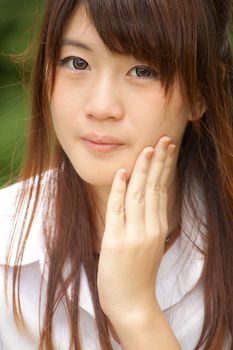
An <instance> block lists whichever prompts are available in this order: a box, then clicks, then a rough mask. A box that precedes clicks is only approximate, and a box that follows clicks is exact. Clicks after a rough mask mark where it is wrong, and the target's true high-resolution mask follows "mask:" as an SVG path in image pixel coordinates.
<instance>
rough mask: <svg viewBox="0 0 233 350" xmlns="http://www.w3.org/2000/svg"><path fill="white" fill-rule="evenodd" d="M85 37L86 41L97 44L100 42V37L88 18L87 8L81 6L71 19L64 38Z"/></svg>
mask: <svg viewBox="0 0 233 350" xmlns="http://www.w3.org/2000/svg"><path fill="white" fill-rule="evenodd" d="M67 36H68V37H72V38H78V37H84V38H85V39H86V41H88V42H90V43H92V44H95V43H96V42H98V41H100V40H101V39H100V37H99V35H98V33H97V31H96V29H95V27H94V25H93V23H91V20H90V18H89V17H88V14H87V11H86V9H85V6H84V5H83V4H82V5H80V6H79V7H78V8H77V9H76V10H75V11H74V13H73V15H72V16H71V18H70V19H69V21H68V23H67V25H66V28H65V30H64V32H63V37H67Z"/></svg>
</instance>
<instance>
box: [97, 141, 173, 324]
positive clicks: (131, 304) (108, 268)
mask: <svg viewBox="0 0 233 350" xmlns="http://www.w3.org/2000/svg"><path fill="white" fill-rule="evenodd" d="M170 143H171V140H170V139H169V138H168V137H166V136H165V137H162V138H161V139H160V140H159V142H158V143H157V145H156V146H155V149H154V148H153V147H146V148H144V149H143V150H142V152H141V153H140V155H139V157H138V158H137V160H136V163H135V166H134V169H133V172H132V175H131V178H130V181H129V184H128V186H127V191H126V180H125V179H121V176H122V175H124V176H123V177H125V178H126V173H125V170H123V171H122V169H120V171H119V170H118V171H117V173H116V174H115V176H114V179H113V183H112V188H111V192H110V195H109V198H108V204H107V211H106V221H105V230H104V235H103V239H102V245H101V252H100V258H99V266H98V275H97V287H98V292H99V299H100V304H101V307H102V309H103V311H104V312H105V314H106V315H107V316H108V317H109V319H111V320H113V319H114V320H116V319H118V318H119V319H120V318H122V317H124V316H125V315H127V314H130V315H135V317H137V316H140V315H141V314H142V313H143V312H145V311H148V312H149V311H151V309H152V308H153V305H155V304H156V303H155V301H156V298H155V281H156V276H157V271H158V268H159V264H160V261H161V258H162V256H163V252H164V245H165V239H166V236H167V234H168V232H167V231H168V223H167V182H168V178H169V174H170V172H171V168H172V163H173V161H174V153H175V152H174V151H175V148H176V146H175V145H173V144H170ZM152 157H153V158H152ZM151 158H152V159H151Z"/></svg>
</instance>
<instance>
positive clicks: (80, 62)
mask: <svg viewBox="0 0 233 350" xmlns="http://www.w3.org/2000/svg"><path fill="white" fill-rule="evenodd" d="M73 66H74V68H77V69H85V68H86V62H84V61H83V60H82V59H80V58H75V59H74V60H73Z"/></svg>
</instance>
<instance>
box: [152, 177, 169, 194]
mask: <svg viewBox="0 0 233 350" xmlns="http://www.w3.org/2000/svg"><path fill="white" fill-rule="evenodd" d="M147 186H148V188H149V190H150V191H151V192H152V193H153V194H154V195H155V196H158V195H159V194H165V193H166V192H167V189H166V186H165V185H163V184H158V183H156V182H154V181H152V180H150V181H148V185H147Z"/></svg>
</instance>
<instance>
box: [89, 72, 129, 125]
mask: <svg viewBox="0 0 233 350" xmlns="http://www.w3.org/2000/svg"><path fill="white" fill-rule="evenodd" d="M90 85H91V86H89V89H87V99H86V104H85V111H84V112H85V115H86V116H87V117H89V118H95V119H99V120H102V119H103V120H104V119H108V118H114V119H121V118H122V116H123V106H122V104H121V98H120V89H119V87H118V88H117V86H116V85H117V84H116V81H114V80H113V79H112V78H111V77H110V76H109V74H102V76H101V77H100V76H99V77H98V79H96V80H95V81H94V80H92V82H91V84H90Z"/></svg>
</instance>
